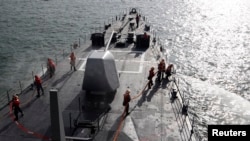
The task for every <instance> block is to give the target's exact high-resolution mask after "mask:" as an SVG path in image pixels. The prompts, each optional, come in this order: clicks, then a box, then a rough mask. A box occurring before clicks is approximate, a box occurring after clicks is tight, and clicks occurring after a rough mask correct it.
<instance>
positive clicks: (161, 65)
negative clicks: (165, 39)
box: [157, 59, 166, 82]
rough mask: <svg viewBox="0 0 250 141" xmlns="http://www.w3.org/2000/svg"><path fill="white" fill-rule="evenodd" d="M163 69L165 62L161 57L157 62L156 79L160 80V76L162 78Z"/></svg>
mask: <svg viewBox="0 0 250 141" xmlns="http://www.w3.org/2000/svg"><path fill="white" fill-rule="evenodd" d="M165 69H166V64H165V61H164V59H162V60H161V62H160V63H159V64H158V73H157V80H158V81H159V82H161V80H162V78H163V75H164V72H165Z"/></svg>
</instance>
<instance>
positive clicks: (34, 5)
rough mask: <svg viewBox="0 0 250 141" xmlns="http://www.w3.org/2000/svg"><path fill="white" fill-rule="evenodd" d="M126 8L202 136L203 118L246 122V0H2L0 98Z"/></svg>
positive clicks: (249, 37)
mask: <svg viewBox="0 0 250 141" xmlns="http://www.w3.org/2000/svg"><path fill="white" fill-rule="evenodd" d="M131 7H136V8H140V10H141V11H142V14H143V15H145V16H146V17H147V20H148V22H149V23H150V25H151V28H152V29H153V30H154V31H155V32H156V35H157V37H158V38H159V40H160V41H161V43H162V44H164V47H165V48H166V50H167V58H168V60H167V61H168V62H171V63H174V64H175V68H176V70H177V75H178V77H179V80H178V83H179V84H180V89H181V91H183V93H184V96H185V98H186V99H188V100H189V106H190V112H191V114H192V115H194V116H195V117H196V120H195V121H196V122H195V129H196V130H195V131H196V132H199V134H200V136H201V138H203V139H204V140H206V136H207V124H250V108H249V107H250V55H249V54H250V1H249V0H239V1H236V0H48V1H44V0H1V1H0V60H1V61H0V97H3V96H6V91H7V90H10V89H15V90H16V91H19V90H20V84H21V88H22V89H23V88H25V87H26V86H27V85H29V84H31V82H32V78H33V75H35V74H39V73H41V72H42V70H43V69H45V67H46V66H45V64H46V60H47V58H48V57H50V58H52V59H54V60H58V61H60V59H62V57H63V54H64V55H65V56H68V53H69V52H70V47H71V45H72V44H73V43H74V42H78V40H79V38H80V40H81V41H83V40H84V39H85V38H87V39H88V38H89V37H88V36H86V35H89V34H90V33H92V32H94V31H97V30H99V29H100V27H102V26H103V25H104V23H108V22H111V21H112V19H113V20H114V19H115V17H114V16H119V15H122V14H123V12H124V11H126V10H128V8H131Z"/></svg>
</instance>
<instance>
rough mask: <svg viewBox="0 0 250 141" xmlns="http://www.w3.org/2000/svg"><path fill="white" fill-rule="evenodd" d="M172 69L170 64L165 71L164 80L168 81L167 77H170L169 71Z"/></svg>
mask: <svg viewBox="0 0 250 141" xmlns="http://www.w3.org/2000/svg"><path fill="white" fill-rule="evenodd" d="M172 67H173V64H170V65H169V66H168V67H167V69H166V72H165V73H166V79H167V80H168V77H169V76H171V69H172Z"/></svg>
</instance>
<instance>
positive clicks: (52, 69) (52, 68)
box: [47, 58, 56, 78]
mask: <svg viewBox="0 0 250 141" xmlns="http://www.w3.org/2000/svg"><path fill="white" fill-rule="evenodd" d="M47 68H48V71H49V76H50V78H51V77H52V76H53V75H54V73H55V70H56V65H55V63H54V62H53V61H52V59H50V58H48V62H47Z"/></svg>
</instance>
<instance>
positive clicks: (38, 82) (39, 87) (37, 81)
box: [35, 75, 44, 97]
mask: <svg viewBox="0 0 250 141" xmlns="http://www.w3.org/2000/svg"><path fill="white" fill-rule="evenodd" d="M35 85H36V89H37V97H40V90H41V91H42V94H44V91H43V87H42V80H41V78H40V77H39V76H37V75H35Z"/></svg>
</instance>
